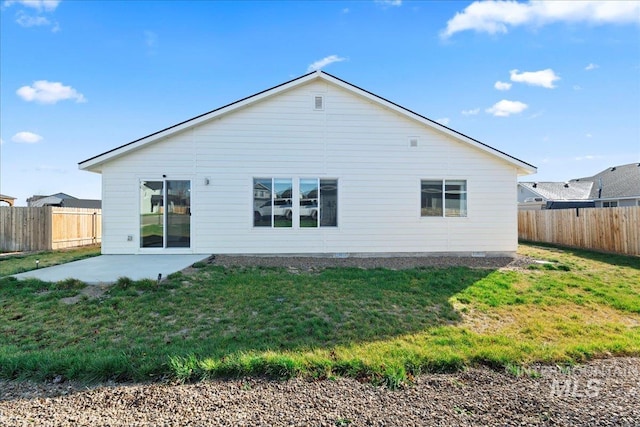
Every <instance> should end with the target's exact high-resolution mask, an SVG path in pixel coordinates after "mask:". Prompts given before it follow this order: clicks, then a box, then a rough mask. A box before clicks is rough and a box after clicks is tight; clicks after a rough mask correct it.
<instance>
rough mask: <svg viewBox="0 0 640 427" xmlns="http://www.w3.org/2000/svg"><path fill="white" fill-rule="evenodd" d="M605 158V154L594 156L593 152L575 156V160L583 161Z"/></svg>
mask: <svg viewBox="0 0 640 427" xmlns="http://www.w3.org/2000/svg"><path fill="white" fill-rule="evenodd" d="M602 158H604V156H593V155H591V154H588V155H586V156H578V157H574V158H573V159H574V160H577V161H578V162H581V161H583V160H598V159H602Z"/></svg>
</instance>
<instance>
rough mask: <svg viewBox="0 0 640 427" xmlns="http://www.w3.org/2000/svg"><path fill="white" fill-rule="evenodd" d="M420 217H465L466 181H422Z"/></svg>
mask: <svg viewBox="0 0 640 427" xmlns="http://www.w3.org/2000/svg"><path fill="white" fill-rule="evenodd" d="M420 216H435V217H442V216H446V217H466V216H467V181H466V180H422V181H421V182H420Z"/></svg>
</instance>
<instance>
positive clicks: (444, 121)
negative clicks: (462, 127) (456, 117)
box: [436, 117, 451, 126]
mask: <svg viewBox="0 0 640 427" xmlns="http://www.w3.org/2000/svg"><path fill="white" fill-rule="evenodd" d="M450 121H451V119H449V117H443V118H441V119H436V122H438V123H440V124H441V125H445V126H447V125H448V124H449V122H450Z"/></svg>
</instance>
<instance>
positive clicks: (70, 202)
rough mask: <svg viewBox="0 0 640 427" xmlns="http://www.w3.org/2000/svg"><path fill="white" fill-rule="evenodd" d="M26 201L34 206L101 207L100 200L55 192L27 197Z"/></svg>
mask: <svg viewBox="0 0 640 427" xmlns="http://www.w3.org/2000/svg"><path fill="white" fill-rule="evenodd" d="M34 198H35V199H34ZM28 202H29V206H31V207H34V208H37V207H41V206H61V207H65V208H87V209H100V208H101V207H102V201H101V200H92V199H78V198H76V197H73V196H70V195H68V194H65V193H57V194H53V195H51V196H34V197H31V198H29V199H28Z"/></svg>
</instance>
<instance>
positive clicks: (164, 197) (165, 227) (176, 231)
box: [140, 180, 191, 248]
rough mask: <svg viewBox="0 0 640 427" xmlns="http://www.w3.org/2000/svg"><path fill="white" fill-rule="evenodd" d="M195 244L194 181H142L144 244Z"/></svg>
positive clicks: (156, 246) (175, 246)
mask: <svg viewBox="0 0 640 427" xmlns="http://www.w3.org/2000/svg"><path fill="white" fill-rule="evenodd" d="M190 245H191V182H190V181H176V180H162V181H141V183H140V247H141V248H188V247H190Z"/></svg>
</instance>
